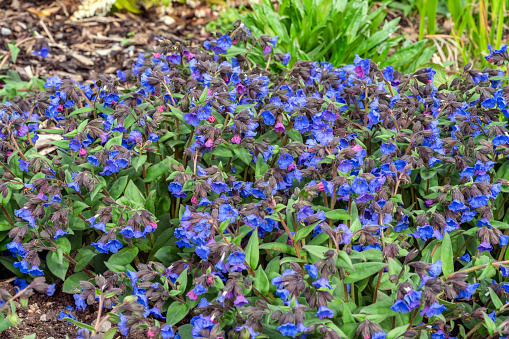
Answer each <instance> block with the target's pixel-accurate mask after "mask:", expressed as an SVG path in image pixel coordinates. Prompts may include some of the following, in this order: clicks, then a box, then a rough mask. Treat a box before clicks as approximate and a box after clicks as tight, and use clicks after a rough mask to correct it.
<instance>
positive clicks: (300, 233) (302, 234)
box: [293, 221, 320, 242]
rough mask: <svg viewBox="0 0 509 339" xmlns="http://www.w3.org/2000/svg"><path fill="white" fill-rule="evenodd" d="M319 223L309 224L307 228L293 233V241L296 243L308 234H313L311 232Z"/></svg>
mask: <svg viewBox="0 0 509 339" xmlns="http://www.w3.org/2000/svg"><path fill="white" fill-rule="evenodd" d="M319 223H320V221H319V222H316V223H314V224H311V225H309V226H305V227H302V228H300V229H299V230H298V231H297V233H295V236H294V237H293V241H294V242H297V241H299V240H301V239H304V238H305V237H307V236H308V234H309V233H311V232H313V230H314V229H315V227H316V225H318V224H319Z"/></svg>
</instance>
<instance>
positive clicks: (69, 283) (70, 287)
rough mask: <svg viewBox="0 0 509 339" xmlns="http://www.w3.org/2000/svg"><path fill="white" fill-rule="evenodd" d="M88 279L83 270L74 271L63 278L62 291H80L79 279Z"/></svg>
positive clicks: (71, 292) (69, 292)
mask: <svg viewBox="0 0 509 339" xmlns="http://www.w3.org/2000/svg"><path fill="white" fill-rule="evenodd" d="M88 279H90V277H89V276H88V274H86V273H85V272H78V273H74V274H73V275H71V276H70V277H68V278H67V279H65V282H64V286H63V287H62V291H63V292H64V293H68V294H74V293H81V286H80V281H85V280H88Z"/></svg>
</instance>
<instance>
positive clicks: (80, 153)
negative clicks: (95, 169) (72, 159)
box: [78, 147, 87, 157]
mask: <svg viewBox="0 0 509 339" xmlns="http://www.w3.org/2000/svg"><path fill="white" fill-rule="evenodd" d="M78 155H79V156H80V157H82V156H84V155H87V151H86V150H85V149H84V148H83V147H82V148H81V149H80V151H79V153H78Z"/></svg>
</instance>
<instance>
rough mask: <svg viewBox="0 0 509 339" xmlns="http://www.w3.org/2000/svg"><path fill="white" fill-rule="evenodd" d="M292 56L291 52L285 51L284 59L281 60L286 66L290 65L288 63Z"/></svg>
mask: <svg viewBox="0 0 509 339" xmlns="http://www.w3.org/2000/svg"><path fill="white" fill-rule="evenodd" d="M291 58H292V55H291V54H290V52H288V53H285V54H284V56H283V60H282V61H281V63H282V64H283V65H284V66H286V65H288V63H289V62H290V59H291Z"/></svg>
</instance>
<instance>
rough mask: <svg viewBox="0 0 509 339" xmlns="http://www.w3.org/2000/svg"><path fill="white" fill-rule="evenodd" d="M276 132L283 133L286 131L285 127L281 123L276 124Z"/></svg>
mask: <svg viewBox="0 0 509 339" xmlns="http://www.w3.org/2000/svg"><path fill="white" fill-rule="evenodd" d="M274 130H275V131H276V132H278V133H281V132H283V131H284V130H285V125H283V123H282V122H281V121H278V122H276V126H274Z"/></svg>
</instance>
